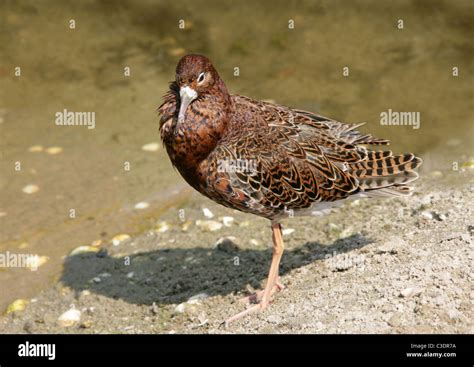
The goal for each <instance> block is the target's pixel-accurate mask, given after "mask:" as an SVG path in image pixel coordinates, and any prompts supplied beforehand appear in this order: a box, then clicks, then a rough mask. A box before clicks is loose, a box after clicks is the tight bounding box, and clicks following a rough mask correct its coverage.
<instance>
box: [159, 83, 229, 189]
mask: <svg viewBox="0 0 474 367" xmlns="http://www.w3.org/2000/svg"><path fill="white" fill-rule="evenodd" d="M231 113H232V102H231V98H230V95H229V93H228V92H227V89H226V87H225V85H224V83H222V82H221V83H216V84H215V85H214V88H213V89H211V90H210V91H209V93H206V94H205V95H202V96H200V98H198V99H197V100H196V101H194V102H193V103H191V104H190V105H189V107H188V108H187V110H186V115H185V120H184V121H182V122H180V123H177V125H176V126H175V128H174V129H173V131H172V132H171V134H172V136H170V138H171V139H167V140H168V141H167V144H166V145H167V150H168V154H169V155H170V158H171V160H172V162H173V164H174V165H175V166H176V167H177V168H178V170H179V171H180V172H181V174H182V175H183V176H186V175H191V176H193V175H194V171H196V170H197V168H198V166H199V164H200V163H201V162H202V161H203V160H204V159H206V158H207V157H208V156H209V154H210V153H211V152H212V151H213V150H214V149H215V148H216V146H217V145H218V144H219V141H220V139H221V138H222V136H223V135H224V134H225V133H226V131H227V128H228V126H229V120H230V115H231ZM185 178H186V179H187V177H185ZM187 181H189V180H188V179H187Z"/></svg>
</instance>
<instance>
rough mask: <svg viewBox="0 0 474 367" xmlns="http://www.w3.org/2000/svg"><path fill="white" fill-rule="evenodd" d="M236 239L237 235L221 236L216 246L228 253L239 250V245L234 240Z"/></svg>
mask: <svg viewBox="0 0 474 367" xmlns="http://www.w3.org/2000/svg"><path fill="white" fill-rule="evenodd" d="M235 240H236V238H235V237H221V238H219V239H218V240H217V241H216V243H215V244H214V248H216V249H218V250H220V251H224V252H228V253H232V252H236V251H239V246H237V244H236V243H235V242H234V241H235Z"/></svg>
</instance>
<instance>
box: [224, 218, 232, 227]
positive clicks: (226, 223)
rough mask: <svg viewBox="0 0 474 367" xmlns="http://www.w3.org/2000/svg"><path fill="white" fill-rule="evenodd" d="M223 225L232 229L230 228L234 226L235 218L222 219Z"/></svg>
mask: <svg viewBox="0 0 474 367" xmlns="http://www.w3.org/2000/svg"><path fill="white" fill-rule="evenodd" d="M222 223H223V224H224V226H225V227H230V226H232V223H234V218H233V217H222Z"/></svg>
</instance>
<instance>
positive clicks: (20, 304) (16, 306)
mask: <svg viewBox="0 0 474 367" xmlns="http://www.w3.org/2000/svg"><path fill="white" fill-rule="evenodd" d="M27 304H28V300H26V299H17V300H15V301H13V302H12V303H10V305H8V307H7V310H6V311H5V313H6V314H7V315H8V314H10V313H14V312H20V311H23V310H24V309H25V308H26V305H27Z"/></svg>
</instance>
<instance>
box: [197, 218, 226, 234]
mask: <svg viewBox="0 0 474 367" xmlns="http://www.w3.org/2000/svg"><path fill="white" fill-rule="evenodd" d="M196 225H197V226H198V227H200V228H201V229H202V230H204V231H209V232H213V231H218V230H219V229H221V228H222V223H220V222H216V221H214V220H197V221H196Z"/></svg>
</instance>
